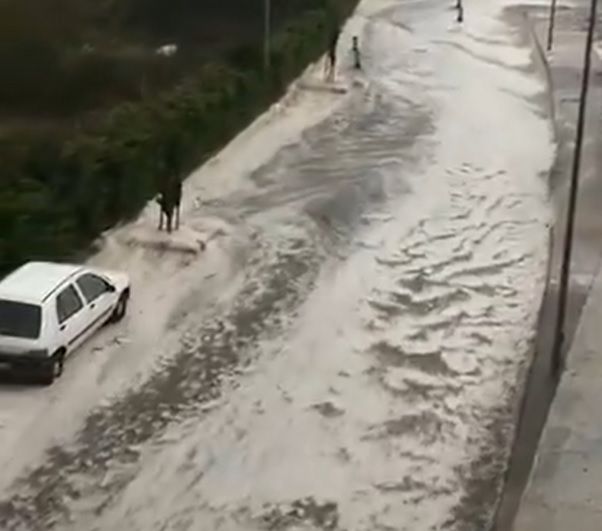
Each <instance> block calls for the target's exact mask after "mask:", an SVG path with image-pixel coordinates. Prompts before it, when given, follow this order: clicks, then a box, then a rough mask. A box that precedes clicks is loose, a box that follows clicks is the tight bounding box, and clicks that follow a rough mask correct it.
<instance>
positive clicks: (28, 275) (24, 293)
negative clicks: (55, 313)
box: [0, 262, 85, 304]
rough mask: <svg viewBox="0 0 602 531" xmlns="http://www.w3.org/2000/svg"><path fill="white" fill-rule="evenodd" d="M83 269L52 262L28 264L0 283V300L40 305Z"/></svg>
mask: <svg viewBox="0 0 602 531" xmlns="http://www.w3.org/2000/svg"><path fill="white" fill-rule="evenodd" d="M84 270H85V268H84V267H83V266H79V265H72V264H57V263H53V262H28V263H27V264H25V265H23V266H21V267H20V268H19V269H16V270H15V271H13V272H12V273H10V274H9V275H8V276H7V277H5V278H4V280H2V281H0V299H8V300H12V301H21V302H27V303H30V304H42V303H43V302H44V300H45V299H46V298H47V297H48V296H49V295H51V294H52V293H53V292H54V291H55V290H56V289H57V288H58V287H60V286H61V285H62V284H63V283H64V282H66V281H67V280H69V279H70V278H71V277H73V276H75V275H76V274H77V273H79V272H80V271H84Z"/></svg>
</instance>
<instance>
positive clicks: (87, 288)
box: [76, 273, 109, 303]
mask: <svg viewBox="0 0 602 531" xmlns="http://www.w3.org/2000/svg"><path fill="white" fill-rule="evenodd" d="M76 282H77V286H78V287H79V289H80V290H81V292H82V293H83V294H84V297H85V298H86V302H88V303H90V302H92V301H94V300H96V299H97V298H98V297H100V296H101V295H102V294H103V293H106V292H107V291H109V285H108V284H107V282H106V281H105V280H103V279H102V278H100V277H99V276H96V275H93V274H91V273H86V274H85V275H82V276H81V277H79V278H78V279H77V280H76Z"/></svg>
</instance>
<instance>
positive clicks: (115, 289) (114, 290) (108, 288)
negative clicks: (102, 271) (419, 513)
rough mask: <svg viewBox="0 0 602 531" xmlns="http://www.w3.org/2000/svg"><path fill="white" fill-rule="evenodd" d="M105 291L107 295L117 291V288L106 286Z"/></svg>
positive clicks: (111, 285)
mask: <svg viewBox="0 0 602 531" xmlns="http://www.w3.org/2000/svg"><path fill="white" fill-rule="evenodd" d="M107 291H108V292H109V293H115V292H116V291H117V288H116V287H115V286H113V284H107Z"/></svg>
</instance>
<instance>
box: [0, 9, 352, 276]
mask: <svg viewBox="0 0 602 531" xmlns="http://www.w3.org/2000/svg"><path fill="white" fill-rule="evenodd" d="M344 1H345V2H346V4H345V5H346V8H347V9H348V10H350V9H351V8H352V7H353V6H354V5H355V3H356V0H344ZM328 16H329V14H328V12H327V10H325V9H321V10H320V9H316V10H313V11H310V12H306V14H305V15H304V16H302V17H299V18H298V19H297V20H296V21H295V22H294V23H291V24H289V25H288V26H287V27H285V28H284V29H283V30H282V31H280V32H278V34H277V35H275V38H274V40H273V54H272V68H271V71H270V72H269V74H268V75H266V74H265V73H264V72H263V71H262V67H261V63H262V61H261V56H260V55H259V54H257V53H256V52H253V51H252V50H250V49H244V48H242V49H239V50H236V51H235V53H233V54H232V55H230V56H228V57H226V58H224V62H223V63H221V64H220V63H211V64H205V65H204V66H202V67H200V68H199V70H198V71H197V72H195V73H194V75H190V76H189V77H188V78H187V79H185V80H183V81H182V82H181V83H180V84H179V85H178V86H177V87H175V88H173V89H171V90H169V91H167V92H165V93H163V94H160V95H158V96H155V97H152V98H149V99H143V100H140V101H138V102H129V103H123V104H121V105H119V106H117V107H115V108H113V109H112V111H110V112H109V113H108V114H107V115H106V116H105V117H104V118H103V120H102V121H100V123H97V124H96V125H95V126H94V127H87V128H82V129H80V130H78V131H73V132H71V133H70V134H69V135H68V137H67V138H64V137H63V136H62V135H57V134H55V133H53V132H45V133H44V132H39V133H36V134H35V135H32V134H28V133H26V132H24V133H16V132H14V131H13V132H12V133H11V134H10V135H9V136H8V137H5V138H2V137H0V160H2V163H3V168H2V172H3V174H2V178H1V179H0V227H1V232H0V274H2V273H5V272H6V271H8V270H10V269H12V268H14V267H15V266H17V265H18V264H20V263H22V262H24V261H26V260H30V259H66V258H73V257H74V256H77V253H80V252H82V251H83V250H85V249H86V247H87V246H89V244H90V242H91V241H92V240H93V239H94V238H95V237H96V236H97V235H98V234H99V233H100V232H102V231H103V230H105V229H107V228H109V227H111V226H113V225H115V224H116V223H119V222H121V221H123V220H127V219H129V218H131V217H133V216H134V215H136V213H137V212H139V210H140V209H141V208H142V206H143V205H144V204H145V203H146V202H147V201H148V200H149V199H150V198H151V197H152V196H153V195H155V194H156V193H157V191H158V189H159V183H160V180H161V178H162V176H164V175H165V174H166V173H167V172H170V171H174V168H166V167H165V162H164V160H163V157H162V155H161V154H162V153H163V151H164V148H165V146H167V145H168V144H171V145H173V144H175V145H176V146H177V153H178V159H179V162H178V166H180V168H181V170H182V171H188V170H190V169H192V168H193V167H194V166H195V165H198V164H199V163H200V162H202V161H203V160H204V159H206V158H207V157H209V156H210V155H211V154H213V153H214V152H215V151H216V150H217V149H219V148H220V147H221V146H223V145H224V143H226V142H227V141H228V140H229V139H230V138H231V137H232V136H233V135H234V134H236V133H237V132H238V131H239V130H240V129H241V128H242V127H244V126H245V125H247V124H248V123H249V122H250V121H251V120H252V119H253V117H254V116H256V115H257V114H258V113H259V112H261V111H262V110H264V109H265V107H266V106H267V105H268V104H269V103H270V102H271V101H273V100H274V98H276V97H279V96H280V95H281V94H282V92H283V90H284V89H285V87H286V85H287V84H288V83H289V82H290V81H291V79H293V78H294V77H295V76H297V75H298V74H299V73H300V72H301V71H302V69H303V68H305V66H306V65H307V64H308V62H310V61H311V60H313V59H315V58H317V57H318V56H319V55H320V54H321V52H322V51H323V48H324V42H325V41H324V34H325V31H324V30H325V28H326V24H327V22H328Z"/></svg>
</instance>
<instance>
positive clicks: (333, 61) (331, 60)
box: [326, 26, 339, 81]
mask: <svg viewBox="0 0 602 531" xmlns="http://www.w3.org/2000/svg"><path fill="white" fill-rule="evenodd" d="M338 42H339V28H338V27H336V26H333V27H332V28H331V30H330V32H329V36H328V53H327V57H326V80H327V81H334V74H335V70H336V65H337V43H338Z"/></svg>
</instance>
